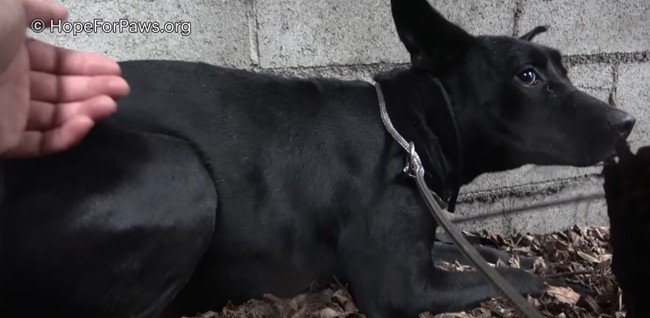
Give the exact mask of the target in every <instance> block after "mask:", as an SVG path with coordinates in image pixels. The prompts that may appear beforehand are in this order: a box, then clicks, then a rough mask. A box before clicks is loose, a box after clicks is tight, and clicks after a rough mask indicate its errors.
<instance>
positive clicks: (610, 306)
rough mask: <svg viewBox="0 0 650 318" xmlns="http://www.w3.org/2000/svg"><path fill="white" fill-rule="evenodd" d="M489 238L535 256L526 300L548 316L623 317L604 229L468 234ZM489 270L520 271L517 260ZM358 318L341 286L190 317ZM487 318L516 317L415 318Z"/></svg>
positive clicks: (497, 302) (499, 310) (495, 307)
mask: <svg viewBox="0 0 650 318" xmlns="http://www.w3.org/2000/svg"><path fill="white" fill-rule="evenodd" d="M471 234H473V235H478V236H482V237H484V238H487V239H489V241H491V242H492V243H493V244H494V245H495V246H497V247H498V248H500V249H502V250H505V251H508V252H511V253H513V254H515V255H519V256H534V257H539V258H538V260H537V261H536V262H535V266H534V269H532V270H531V271H534V272H535V273H536V274H538V275H541V276H542V277H544V278H545V280H546V281H547V282H549V283H548V285H547V286H546V292H545V294H544V295H543V296H542V297H540V298H530V297H529V301H530V302H531V303H532V304H533V305H534V306H535V307H537V308H538V310H539V311H540V312H542V313H543V314H544V315H545V316H547V317H566V318H573V317H575V318H578V317H579V318H590V317H599V318H609V317H625V313H624V311H623V310H624V309H623V308H622V305H621V291H620V289H619V287H618V284H617V283H616V280H615V278H614V276H613V274H612V271H611V269H610V264H611V258H612V251H611V248H610V246H609V244H608V240H609V230H608V229H607V228H604V227H590V228H579V227H577V226H576V227H574V228H573V229H571V230H567V231H564V232H560V233H554V234H548V235H515V236H513V237H501V236H499V235H492V234H490V233H486V232H480V233H471ZM494 266H497V267H501V266H511V267H519V258H518V257H517V256H514V257H512V258H511V259H510V260H506V261H504V262H499V263H498V264H494ZM442 267H443V269H446V270H457V271H468V270H473V269H472V268H471V267H468V266H463V265H460V264H458V263H454V264H442ZM235 317H237V318H239V317H246V318H262V317H282V318H298V317H309V318H312V317H313V318H357V317H365V316H364V315H363V314H362V313H360V312H359V310H358V309H357V307H356V306H355V304H354V300H353V299H352V297H351V296H350V294H349V293H348V292H347V291H346V289H345V287H344V286H342V285H341V284H340V283H332V284H330V285H328V286H312V288H311V290H310V291H309V292H307V293H304V294H300V295H297V296H295V297H293V298H291V299H279V298H277V297H274V296H272V295H265V296H264V297H263V298H262V299H258V300H250V301H248V302H246V303H244V304H241V305H238V306H235V305H228V306H226V307H224V308H222V309H221V310H218V311H214V312H207V313H204V314H202V315H200V316H197V317H193V318H235ZM433 317H435V318H474V317H476V318H478V317H480V318H488V317H506V318H511V317H519V316H518V314H517V313H516V312H515V311H514V310H513V309H512V307H511V306H510V305H509V304H508V302H507V301H505V300H503V299H492V300H489V301H486V302H484V303H483V304H482V305H481V307H479V308H475V309H473V310H471V311H468V312H460V313H443V314H435V315H434V314H431V313H422V314H420V318H433Z"/></svg>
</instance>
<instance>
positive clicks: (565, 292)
mask: <svg viewBox="0 0 650 318" xmlns="http://www.w3.org/2000/svg"><path fill="white" fill-rule="evenodd" d="M544 289H545V290H546V292H547V293H548V294H549V295H551V296H553V297H555V299H557V300H559V301H560V302H562V303H565V304H570V305H575V304H577V303H578V300H580V294H578V293H576V292H575V291H573V289H571V288H570V287H557V286H551V285H546V286H544Z"/></svg>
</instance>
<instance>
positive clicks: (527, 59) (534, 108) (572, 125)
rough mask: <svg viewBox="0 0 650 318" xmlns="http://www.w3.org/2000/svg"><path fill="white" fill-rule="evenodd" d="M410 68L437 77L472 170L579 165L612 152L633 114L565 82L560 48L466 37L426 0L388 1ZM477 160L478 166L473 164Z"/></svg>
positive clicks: (530, 35)
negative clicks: (474, 167) (447, 97)
mask: <svg viewBox="0 0 650 318" xmlns="http://www.w3.org/2000/svg"><path fill="white" fill-rule="evenodd" d="M392 10H393V17H394V19H395V24H396V27H397V31H398V34H399V37H400V39H401V40H402V42H403V43H404V45H405V46H406V48H407V50H408V51H409V53H410V54H411V62H412V67H413V68H415V69H418V70H421V71H424V72H429V73H431V74H432V75H434V76H437V77H439V78H440V79H442V81H443V83H444V85H445V87H446V88H447V90H448V91H449V93H450V95H451V97H452V100H453V102H454V107H455V109H454V111H455V114H456V117H457V120H458V123H459V128H460V131H461V135H462V138H463V141H464V142H463V144H464V145H463V149H464V150H465V152H466V160H469V161H471V160H472V159H474V160H476V161H481V160H482V161H483V162H484V163H485V164H484V165H486V166H485V167H482V168H481V170H483V171H479V173H480V172H486V171H496V170H505V169H509V168H514V167H518V166H520V165H523V164H528V163H530V164H540V165H575V166H586V165H592V164H595V163H597V162H600V161H603V160H605V159H607V158H609V157H611V156H613V155H614V154H615V147H616V145H617V144H618V143H619V142H621V141H623V140H625V139H626V138H627V136H628V135H629V134H630V132H631V130H632V128H633V126H634V123H635V119H634V117H632V116H631V115H629V114H628V113H626V112H624V111H621V110H619V109H617V108H615V107H612V106H610V105H608V104H607V103H604V102H602V101H600V100H598V99H596V98H594V97H592V96H589V95H588V94H586V93H584V92H582V91H580V90H579V89H577V88H576V87H574V86H573V85H572V84H571V81H570V80H569V78H568V77H567V70H566V69H565V67H564V66H563V65H562V59H561V55H560V53H559V52H558V51H557V50H555V49H552V48H549V47H546V46H543V45H539V44H536V43H533V42H532V40H533V38H534V37H535V35H537V34H539V33H541V32H544V31H546V28H545V27H537V28H535V29H534V30H532V31H531V32H529V33H527V34H525V35H523V36H521V37H519V38H515V37H507V36H472V35H470V34H468V33H467V32H466V31H464V30H463V29H461V28H460V27H458V26H456V25H454V24H453V23H451V22H449V21H447V20H446V19H445V18H444V17H443V16H441V15H440V14H439V13H438V12H436V11H435V10H434V9H433V8H432V7H431V6H430V5H429V4H428V3H427V1H426V0H393V1H392ZM475 164H479V165H480V164H481V163H478V162H477V163H475Z"/></svg>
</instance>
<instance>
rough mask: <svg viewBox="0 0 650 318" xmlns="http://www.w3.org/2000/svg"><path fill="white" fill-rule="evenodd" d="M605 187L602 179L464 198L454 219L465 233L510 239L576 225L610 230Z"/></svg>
mask: <svg viewBox="0 0 650 318" xmlns="http://www.w3.org/2000/svg"><path fill="white" fill-rule="evenodd" d="M602 184H603V180H602V178H600V177H597V176H591V177H588V178H580V179H579V180H565V181H562V182H549V183H542V184H536V185H531V186H519V187H516V188H510V189H495V190H489V191H485V192H483V193H480V194H477V195H473V196H472V197H467V196H465V197H463V196H461V198H460V200H461V201H460V202H461V203H460V204H459V205H458V209H457V211H456V213H455V214H452V218H453V219H454V222H455V223H456V224H458V226H459V227H460V228H461V229H464V230H474V229H486V230H488V231H491V232H495V233H501V234H506V235H510V234H514V233H551V232H555V231H559V230H563V229H567V228H570V227H572V226H574V225H576V224H577V225H580V226H587V225H588V226H593V225H601V226H607V225H608V224H609V222H608V218H607V206H606V203H605V200H604V198H603V196H604V193H603V187H602Z"/></svg>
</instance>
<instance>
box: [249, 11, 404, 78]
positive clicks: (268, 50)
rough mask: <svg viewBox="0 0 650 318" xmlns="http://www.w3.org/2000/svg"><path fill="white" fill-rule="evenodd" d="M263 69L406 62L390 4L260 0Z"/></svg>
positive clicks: (261, 61)
mask: <svg viewBox="0 0 650 318" xmlns="http://www.w3.org/2000/svg"><path fill="white" fill-rule="evenodd" d="M256 10H257V19H258V26H259V29H258V35H259V48H260V65H261V66H262V67H274V68H275V67H297V66H323V65H331V64H338V65H341V64H345V65H350V64H368V63H379V62H406V61H408V53H407V52H406V49H404V47H403V46H402V44H401V43H400V42H399V39H398V37H397V33H396V31H395V27H394V25H393V19H392V16H391V13H390V6H389V1H388V0H380V1H377V0H357V1H349V0H331V1H308V0H285V1H277V0H258V1H257V3H256Z"/></svg>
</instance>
